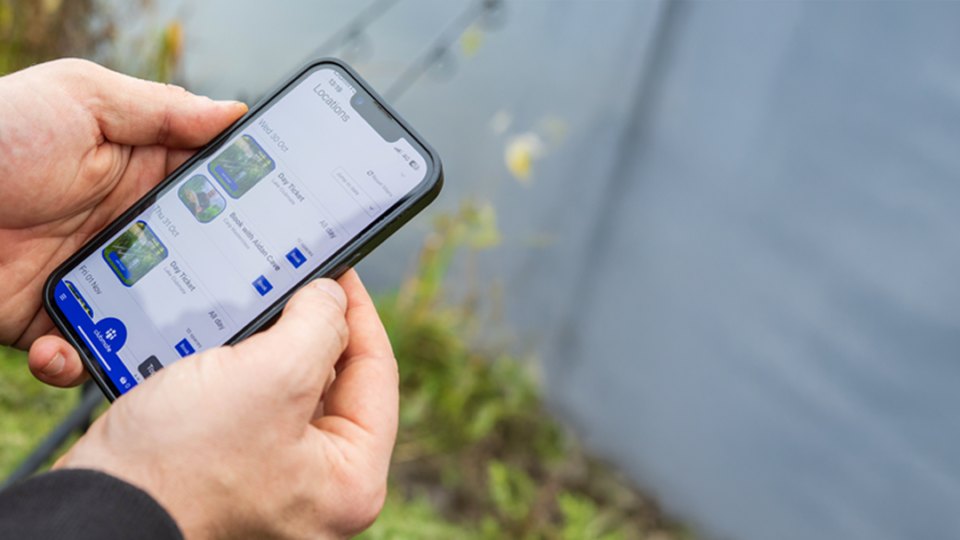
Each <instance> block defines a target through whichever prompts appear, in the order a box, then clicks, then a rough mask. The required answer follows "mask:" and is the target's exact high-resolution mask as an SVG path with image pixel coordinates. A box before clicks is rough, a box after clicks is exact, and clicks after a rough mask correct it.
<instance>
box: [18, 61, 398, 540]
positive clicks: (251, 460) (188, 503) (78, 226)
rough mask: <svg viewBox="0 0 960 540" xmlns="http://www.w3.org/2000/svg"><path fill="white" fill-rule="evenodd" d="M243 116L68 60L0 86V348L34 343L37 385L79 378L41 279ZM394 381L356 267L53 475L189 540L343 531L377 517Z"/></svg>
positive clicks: (145, 392) (104, 422)
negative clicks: (88, 485)
mask: <svg viewBox="0 0 960 540" xmlns="http://www.w3.org/2000/svg"><path fill="white" fill-rule="evenodd" d="M245 111H246V107H245V106H244V105H243V104H238V103H233V102H227V103H218V102H213V101H210V100H209V99H207V98H202V97H197V96H193V95H192V94H189V93H187V92H186V91H184V90H183V89H180V88H177V87H172V86H168V85H162V84H157V83H149V82H145V81H139V80H137V79H133V78H130V77H125V76H123V75H119V74H117V73H114V72H111V71H109V70H106V69H105V68H102V67H99V66H97V65H95V64H92V63H89V62H85V61H80V60H64V61H56V62H51V63H47V64H41V65H39V66H36V67H33V68H29V69H27V70H24V71H21V72H18V73H15V74H13V75H8V76H5V77H2V78H0V119H2V122H0V194H2V196H0V343H3V344H10V345H14V346H16V347H20V348H28V347H29V349H30V354H29V366H30V369H31V371H32V372H33V373H34V374H35V375H36V376H37V378H39V379H40V380H42V381H44V382H47V383H49V384H52V385H55V386H73V385H76V384H79V383H80V382H82V381H83V380H85V379H86V377H87V374H86V372H85V371H84V370H83V366H82V364H81V362H80V359H79V356H78V355H77V353H76V351H75V350H73V348H72V347H70V345H69V344H68V343H67V342H66V341H65V340H64V339H63V338H62V337H61V336H60V334H59V333H58V332H57V331H56V329H55V328H54V326H53V324H52V321H51V320H50V318H49V317H48V316H47V314H46V312H45V311H44V310H43V309H42V307H41V302H40V297H41V290H42V286H43V282H44V280H45V279H46V277H47V276H48V275H49V274H50V272H51V271H52V270H53V269H54V268H56V267H57V265H59V264H60V263H62V262H63V261H64V260H65V259H66V258H67V257H68V256H69V255H70V254H72V253H73V252H74V251H75V250H76V249H77V248H79V247H80V246H81V245H83V243H84V242H85V241H86V240H88V239H89V238H90V237H92V236H93V235H94V234H96V233H97V232H98V231H99V230H100V229H102V228H103V227H104V226H105V225H107V224H108V223H110V222H111V221H112V220H113V219H115V218H116V217H117V216H119V215H120V214H121V213H122V212H123V211H124V210H125V209H126V208H128V207H129V206H130V205H131V204H132V203H133V202H135V201H136V200H137V199H138V198H139V197H141V196H142V195H143V194H144V193H146V192H147V191H148V190H149V189H150V188H152V187H153V186H154V185H156V184H157V183H158V182H159V181H160V180H162V179H163V178H164V177H165V176H166V175H167V174H168V173H169V172H170V171H172V170H173V169H175V168H176V167H177V166H178V165H179V164H181V163H183V161H184V160H186V159H187V158H188V157H189V156H190V154H191V152H192V150H191V149H192V148H196V147H198V146H201V145H203V144H204V143H206V142H208V141H209V140H210V139H212V138H213V137H214V136H216V134H218V133H219V132H221V131H222V130H223V129H225V128H226V127H227V126H229V125H230V124H231V123H232V122H234V121H235V120H236V119H237V118H239V117H240V116H241V115H242V114H243V113H244V112H245ZM341 285H342V286H341ZM333 373H336V376H335V378H334V377H332V374H333ZM397 386H398V377H397V367H396V361H395V360H394V358H393V353H392V350H391V348H390V343H389V341H388V339H387V336H386V333H385V331H384V329H383V326H382V324H381V323H380V319H379V317H378V316H377V313H376V310H375V308H374V306H373V303H372V302H371V301H370V297H369V296H368V295H367V293H366V290H365V289H364V287H363V285H362V283H361V282H360V280H359V278H358V277H357V275H356V273H355V272H353V271H352V270H351V271H349V272H348V273H347V274H345V275H344V276H343V277H342V278H341V279H340V284H338V283H337V282H334V281H331V280H326V279H325V280H317V281H315V282H313V283H311V284H310V285H308V286H306V287H304V288H303V289H302V290H301V291H299V292H298V293H297V294H296V295H294V297H293V298H292V299H291V300H290V302H289V303H288V305H287V307H286V308H285V310H284V312H283V315H282V316H281V318H280V319H279V321H278V322H277V323H276V324H275V325H274V326H273V327H271V328H270V329H269V330H267V331H265V332H262V333H260V334H258V335H255V336H253V337H251V338H249V339H247V340H245V341H244V342H242V343H240V344H238V345H236V346H233V347H220V348H217V349H212V350H208V351H205V352H203V353H201V354H197V355H193V356H190V357H187V358H185V359H183V360H181V361H179V362H177V363H175V364H173V365H171V366H169V367H167V368H166V369H164V370H161V371H160V372H158V373H157V374H156V375H154V376H153V377H151V378H150V379H148V380H146V381H145V382H144V383H143V384H140V385H138V386H136V387H135V388H133V389H132V390H131V391H130V392H128V393H127V394H125V395H124V396H122V397H121V398H120V399H118V400H117V401H116V402H115V403H114V404H113V405H112V406H111V407H110V409H108V411H107V412H106V413H105V414H104V415H103V416H101V417H100V418H99V419H98V420H97V421H96V422H95V423H94V424H93V426H91V428H90V430H89V431H88V432H87V434H86V435H84V437H82V438H81V439H80V441H78V443H77V444H76V445H75V446H74V447H73V448H72V449H71V450H70V451H69V452H68V453H67V454H66V455H65V456H64V457H63V458H61V459H60V460H59V461H58V462H57V464H56V465H55V467H56V468H91V469H97V470H101V471H104V472H106V473H109V474H112V475H114V476H116V477H118V478H121V479H123V480H126V481H128V482H130V483H132V484H134V485H136V486H138V487H140V488H142V489H144V490H145V491H147V492H148V493H150V494H151V495H152V496H153V497H154V498H155V499H156V500H157V501H158V502H160V504H162V505H163V506H164V507H165V508H166V509H167V510H168V511H169V512H170V513H171V515H172V516H173V517H174V519H175V520H176V521H177V523H178V525H180V527H181V529H182V530H183V531H184V534H185V535H186V537H187V538H188V539H191V540H194V539H197V540H200V539H207V538H260V537H264V538H282V539H287V538H289V539H294V538H345V537H348V536H351V535H353V534H355V533H356V532H359V531H360V530H362V529H363V528H365V527H366V526H368V525H369V524H370V523H372V521H373V520H374V519H375V518H376V515H377V514H378V513H379V510H380V508H381V507H382V504H383V500H384V497H385V493H386V474H387V468H388V465H389V460H390V453H391V451H392V447H393V442H394V439H395V437H396V429H397V406H398V405H397V402H398V390H397Z"/></svg>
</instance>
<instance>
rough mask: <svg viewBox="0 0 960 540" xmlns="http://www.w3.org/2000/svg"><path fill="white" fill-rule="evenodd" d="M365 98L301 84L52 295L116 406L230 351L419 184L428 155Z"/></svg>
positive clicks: (336, 78)
mask: <svg viewBox="0 0 960 540" xmlns="http://www.w3.org/2000/svg"><path fill="white" fill-rule="evenodd" d="M356 93H357V90H356V87H355V85H354V83H353V82H352V81H351V79H349V78H347V77H346V76H344V75H343V74H342V73H341V72H340V71H339V70H336V69H332V68H323V69H319V70H318V71H314V72H312V73H310V74H309V75H307V76H305V77H304V78H303V79H301V82H300V83H298V84H296V86H294V87H293V88H292V89H291V90H289V91H288V93H287V94H285V95H284V96H283V97H281V98H280V99H279V100H277V101H275V102H274V104H273V105H272V106H271V107H269V108H267V109H266V110H264V111H262V112H261V113H260V114H259V115H258V116H256V117H253V118H252V120H251V121H249V122H248V123H247V124H246V126H245V128H244V129H242V130H240V131H239V132H238V133H236V134H235V135H234V137H233V138H232V139H231V140H229V141H227V142H226V143H225V144H224V145H222V146H221V147H220V148H219V149H218V150H217V151H216V152H214V153H213V154H211V156H210V157H209V158H207V159H205V160H203V161H202V162H199V163H198V164H197V165H196V166H195V167H194V168H193V169H192V170H189V171H186V172H185V173H184V174H183V175H181V176H180V177H179V179H178V180H177V182H175V183H174V184H173V185H172V186H171V188H169V189H167V190H166V191H165V192H164V193H163V194H161V195H160V196H159V197H158V199H157V201H156V202H155V203H154V204H153V205H152V206H150V207H149V208H148V209H147V210H146V211H145V212H143V213H142V214H141V215H140V216H138V218H137V219H136V220H134V221H133V222H132V223H131V224H130V225H129V226H128V227H126V228H125V230H123V231H121V232H120V233H119V234H117V235H116V236H115V237H113V238H111V239H109V240H108V241H107V242H106V243H105V244H104V245H102V246H100V247H99V248H98V249H97V250H96V252H95V253H94V254H93V255H91V256H90V257H88V258H87V259H86V260H84V261H82V262H81V263H80V264H78V265H77V266H76V267H75V268H74V269H73V270H72V271H71V272H69V273H68V274H67V275H66V276H65V278H64V279H63V280H61V281H60V282H59V283H58V284H57V286H56V291H55V297H56V302H57V305H58V306H59V307H60V309H61V310H62V311H63V313H64V314H65V315H66V317H67V319H68V320H69V321H70V323H71V324H72V325H73V326H74V327H75V328H76V330H77V333H78V334H79V335H80V337H81V338H82V339H83V340H84V341H85V343H86V345H87V347H88V348H89V349H90V350H91V351H93V353H94V354H95V356H96V357H97V360H98V361H99V362H100V364H101V365H102V366H103V371H104V372H105V373H106V374H107V376H108V377H109V378H110V379H111V380H112V381H113V383H114V385H115V386H116V387H117V389H118V390H119V391H120V392H121V393H125V392H127V391H128V390H130V389H131V388H133V387H134V386H136V385H137V384H138V383H140V382H142V381H143V380H145V379H146V378H147V377H150V376H151V375H153V374H154V373H156V372H157V371H158V370H160V369H163V367H164V366H167V365H170V364H171V363H172V362H175V361H177V360H179V359H180V358H183V357H184V356H187V355H190V354H193V353H195V352H198V351H202V350H204V349H208V348H210V347H216V346H219V345H222V344H223V343H225V342H226V341H227V340H228V339H229V338H230V337H232V336H233V335H234V334H236V333H237V332H238V331H240V330H241V329H242V328H244V327H245V326H246V325H247V324H249V323H250V322H251V321H252V320H253V319H254V318H256V317H257V316H258V315H259V314H260V313H262V312H263V310H264V309H266V308H267V307H269V306H270V305H272V304H273V303H274V302H276V301H277V300H278V299H279V298H280V297H281V296H283V295H284V294H285V293H286V292H288V291H289V290H290V289H291V288H292V287H294V286H295V285H296V284H297V283H299V282H300V281H302V280H303V279H304V278H306V277H307V276H309V275H310V274H311V273H312V272H313V271H314V270H315V269H316V268H317V267H319V266H320V264H321V263H323V262H324V261H325V260H326V259H328V258H329V257H330V256H331V255H333V254H334V253H335V252H336V251H338V250H339V249H340V248H341V247H343V246H344V245H345V244H346V243H347V242H348V241H349V240H350V239H351V238H353V237H355V236H356V235H357V234H359V233H360V232H361V231H363V230H364V229H365V228H366V227H367V226H369V225H370V224H371V223H372V222H373V221H374V220H375V219H376V218H377V217H378V216H380V215H381V214H383V213H384V212H386V211H387V210H388V209H389V208H390V207H391V206H393V205H394V204H395V203H396V202H398V201H399V200H400V199H401V198H402V197H404V196H405V195H406V194H408V193H409V192H410V191H411V190H413V189H414V188H415V187H416V186H417V185H418V184H420V183H421V182H422V181H423V180H424V178H425V177H426V174H427V170H428V168H429V167H428V161H427V159H426V156H425V155H424V154H423V153H422V152H421V151H420V150H419V148H420V147H419V146H418V145H416V144H415V143H411V142H410V140H409V139H408V138H406V137H405V136H401V137H400V138H399V139H398V140H397V141H394V142H389V141H386V140H384V138H383V137H382V136H381V135H380V133H378V132H377V131H376V130H375V129H374V128H373V127H371V126H370V124H369V123H368V122H367V121H366V120H365V119H364V118H363V116H361V115H360V114H359V113H358V112H357V111H356V109H355V108H354V106H353V105H352V101H351V99H352V98H353V97H354V95H355V94H356ZM368 99H369V98H368Z"/></svg>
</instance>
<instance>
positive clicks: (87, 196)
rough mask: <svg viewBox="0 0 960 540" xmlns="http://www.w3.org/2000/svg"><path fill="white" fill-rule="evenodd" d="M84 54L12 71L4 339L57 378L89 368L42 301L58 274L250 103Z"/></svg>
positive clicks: (2, 82) (3, 95) (72, 377)
mask: <svg viewBox="0 0 960 540" xmlns="http://www.w3.org/2000/svg"><path fill="white" fill-rule="evenodd" d="M246 110H247V109H246V106H245V105H243V104H242V103H236V102H214V101H211V100H210V99H208V98H204V97H198V96H194V95H192V94H190V93H188V92H187V91H185V90H183V89H182V88H178V87H175V86H169V85H164V84H159V83H152V82H147V81H141V80H138V79H134V78H132V77H127V76H125V75H120V74H118V73H115V72H112V71H110V70H108V69H106V68H103V67H100V66H98V65H96V64H93V63H91V62H86V61H83V60H58V61H55V62H49V63H46V64H41V65H38V66H34V67H32V68H28V69H25V70H23V71H20V72H17V73H14V74H12V75H7V76H5V77H2V78H0V118H2V119H3V121H2V122H0V344H2V345H13V346H15V347H18V348H21V349H26V348H28V347H30V345H31V344H32V343H34V341H35V340H37V339H38V338H41V336H46V335H48V334H49V337H44V338H43V339H40V341H39V342H37V343H36V344H34V346H33V352H32V354H31V355H30V361H29V362H30V369H31V371H33V373H34V375H36V376H37V378H38V379H40V380H41V381H44V382H46V383H49V384H52V385H55V386H73V385H76V384H79V383H80V382H82V381H83V380H84V379H86V377H87V373H86V371H84V369H83V365H82V364H81V363H80V357H79V356H78V355H77V354H76V352H75V351H74V350H73V348H71V347H70V346H69V345H68V344H67V343H66V341H64V340H63V339H62V338H60V337H58V336H59V334H58V333H57V332H56V330H55V329H54V327H53V322H52V321H51V320H50V318H49V317H48V316H47V313H46V311H44V310H43V308H42V307H41V303H40V296H41V290H42V287H43V282H44V280H45V279H46V278H47V276H48V275H50V273H51V272H52V271H53V270H54V269H55V268H56V267H57V266H58V265H59V264H60V263H62V262H63V261H64V260H66V258H67V257H68V256H70V255H71V254H72V253H73V252H74V251H76V250H77V249H78V248H79V247H80V246H81V245H83V243H84V242H86V241H87V240H88V239H90V238H91V237H92V236H93V235H94V234H96V233H97V232H99V231H100V230H101V229H102V228H103V227H104V226H106V225H107V224H108V223H110V222H111V221H112V220H113V219H115V218H116V217H117V216H119V215H120V214H121V213H122V212H123V211H124V210H126V209H127V208H128V207H129V206H130V205H131V204H133V203H134V202H136V200H137V199H139V198H140V197H141V196H142V195H143V194H144V193H146V192H147V191H148V190H149V189H150V188H152V187H153V186H155V185H156V184H157V183H158V182H159V181H160V180H162V179H163V178H164V177H165V176H166V175H167V174H169V173H170V172H172V171H173V169H175V168H176V167H177V166H179V165H180V164H181V163H183V161H185V160H186V159H187V157H189V155H190V153H191V152H190V151H189V150H187V149H191V148H197V147H199V146H201V145H203V144H205V143H206V142H208V141H210V140H211V139H212V138H213V137H214V136H216V135H217V134H218V133H220V132H221V131H223V130H224V129H226V128H227V127H228V126H229V125H230V124H231V123H233V122H234V121H235V120H237V119H238V118H239V117H240V116H241V115H243V113H244V112H246Z"/></svg>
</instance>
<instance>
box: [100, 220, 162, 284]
mask: <svg viewBox="0 0 960 540" xmlns="http://www.w3.org/2000/svg"><path fill="white" fill-rule="evenodd" d="M166 258H167V248H166V247H165V246H164V245H163V243H162V242H160V239H159V238H157V235H156V234H154V233H153V231H152V230H151V229H150V227H149V226H148V225H147V224H146V223H145V222H143V221H138V222H136V223H134V224H133V225H132V226H131V227H130V228H129V229H127V230H126V231H124V233H123V234H121V235H120V236H119V237H118V238H117V239H116V240H114V241H113V242H110V244H109V245H108V246H107V247H106V248H104V249H103V259H104V260H105V261H107V265H109V266H110V269H111V270H113V273H114V274H116V275H117V277H118V278H119V279H120V281H121V282H122V283H123V284H124V285H126V286H127V287H132V286H133V285H134V284H135V283H136V282H137V281H139V280H140V278H142V277H143V276H145V275H147V272H149V271H150V270H153V269H154V268H155V267H156V266H157V265H158V264H160V263H161V262H163V260H164V259H166Z"/></svg>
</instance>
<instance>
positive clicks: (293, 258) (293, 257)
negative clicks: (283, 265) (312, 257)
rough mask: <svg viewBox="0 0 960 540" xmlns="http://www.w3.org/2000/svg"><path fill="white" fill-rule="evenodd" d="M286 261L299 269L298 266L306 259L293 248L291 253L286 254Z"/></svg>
mask: <svg viewBox="0 0 960 540" xmlns="http://www.w3.org/2000/svg"><path fill="white" fill-rule="evenodd" d="M287 260H288V261H290V264H292V265H293V267H294V268H300V265H302V264H303V263H305V262H307V258H306V257H304V256H303V253H300V250H299V249H297V248H293V251H291V252H290V253H287Z"/></svg>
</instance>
